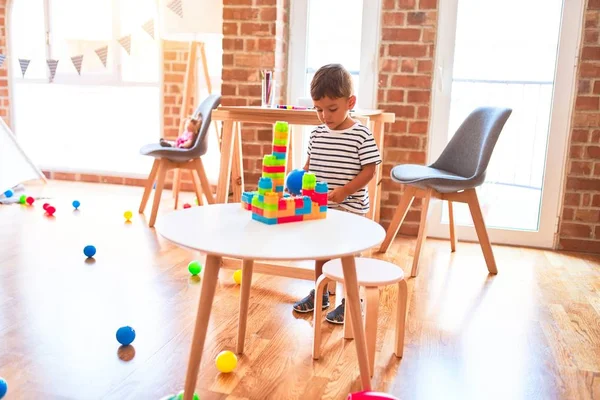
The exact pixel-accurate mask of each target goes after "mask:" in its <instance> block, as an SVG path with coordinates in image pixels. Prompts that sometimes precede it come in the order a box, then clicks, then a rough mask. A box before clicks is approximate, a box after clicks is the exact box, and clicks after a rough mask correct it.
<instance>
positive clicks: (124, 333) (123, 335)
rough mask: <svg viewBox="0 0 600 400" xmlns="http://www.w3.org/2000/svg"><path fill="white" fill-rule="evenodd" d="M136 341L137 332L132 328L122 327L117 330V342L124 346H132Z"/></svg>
mask: <svg viewBox="0 0 600 400" xmlns="http://www.w3.org/2000/svg"><path fill="white" fill-rule="evenodd" d="M134 339H135V330H134V329H133V328H132V327H130V326H122V327H120V328H119V329H117V342H119V343H121V344H122V345H123V346H127V345H128V344H131V342H133V340H134Z"/></svg>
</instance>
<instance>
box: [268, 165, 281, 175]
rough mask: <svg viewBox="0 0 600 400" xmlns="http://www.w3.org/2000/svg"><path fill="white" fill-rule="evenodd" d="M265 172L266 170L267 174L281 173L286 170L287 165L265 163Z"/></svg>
mask: <svg viewBox="0 0 600 400" xmlns="http://www.w3.org/2000/svg"><path fill="white" fill-rule="evenodd" d="M263 172H266V173H267V174H279V173H283V172H285V165H281V166H278V165H276V166H267V165H263Z"/></svg>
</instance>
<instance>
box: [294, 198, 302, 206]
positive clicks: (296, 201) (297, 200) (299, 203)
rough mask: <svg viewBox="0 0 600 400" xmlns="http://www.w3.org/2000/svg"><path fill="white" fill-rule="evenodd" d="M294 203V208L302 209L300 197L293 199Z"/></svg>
mask: <svg viewBox="0 0 600 400" xmlns="http://www.w3.org/2000/svg"><path fill="white" fill-rule="evenodd" d="M294 202H295V203H296V205H295V206H296V208H303V207H304V198H302V197H296V198H295V199H294Z"/></svg>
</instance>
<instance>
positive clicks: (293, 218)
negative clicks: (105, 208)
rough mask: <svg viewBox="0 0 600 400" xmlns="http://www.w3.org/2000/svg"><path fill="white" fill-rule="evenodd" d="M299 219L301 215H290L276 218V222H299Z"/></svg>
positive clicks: (300, 219)
mask: <svg viewBox="0 0 600 400" xmlns="http://www.w3.org/2000/svg"><path fill="white" fill-rule="evenodd" d="M299 221H302V215H292V216H291V217H279V218H277V223H278V224H285V223H286V222H299Z"/></svg>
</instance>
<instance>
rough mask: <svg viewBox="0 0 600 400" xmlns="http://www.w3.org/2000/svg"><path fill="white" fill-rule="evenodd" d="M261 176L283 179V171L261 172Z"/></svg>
mask: <svg viewBox="0 0 600 400" xmlns="http://www.w3.org/2000/svg"><path fill="white" fill-rule="evenodd" d="M262 176H263V177H264V178H271V179H284V178H285V173H283V172H263V174H262Z"/></svg>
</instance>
